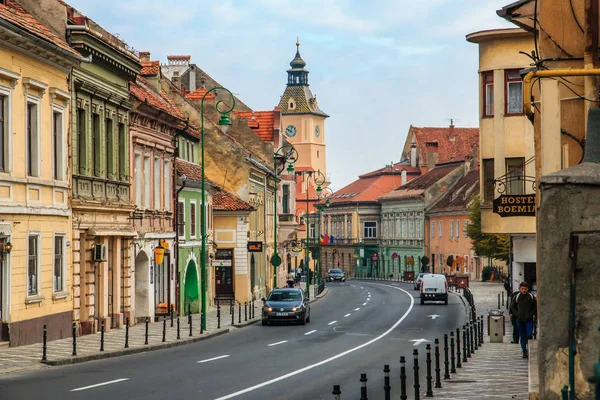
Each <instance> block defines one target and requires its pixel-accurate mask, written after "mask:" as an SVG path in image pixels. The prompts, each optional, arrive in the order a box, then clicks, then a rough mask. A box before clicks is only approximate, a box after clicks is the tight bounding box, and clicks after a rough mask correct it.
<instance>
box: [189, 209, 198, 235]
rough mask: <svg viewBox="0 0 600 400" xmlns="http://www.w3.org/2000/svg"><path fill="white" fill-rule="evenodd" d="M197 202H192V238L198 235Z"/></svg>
mask: <svg viewBox="0 0 600 400" xmlns="http://www.w3.org/2000/svg"><path fill="white" fill-rule="evenodd" d="M197 220H198V219H197V217H196V203H195V202H193V201H191V202H190V238H192V239H194V238H195V237H196V221H197Z"/></svg>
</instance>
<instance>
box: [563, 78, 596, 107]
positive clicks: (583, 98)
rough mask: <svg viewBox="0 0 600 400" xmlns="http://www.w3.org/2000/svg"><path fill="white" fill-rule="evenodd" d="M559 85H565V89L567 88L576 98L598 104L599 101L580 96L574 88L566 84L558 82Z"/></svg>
mask: <svg viewBox="0 0 600 400" xmlns="http://www.w3.org/2000/svg"><path fill="white" fill-rule="evenodd" d="M558 83H560V84H561V85H563V86H564V87H566V88H567V89H569V90H570V91H571V92H572V93H573V94H574V95H575V96H577V97H579V98H580V99H581V100H587V101H591V102H593V103H596V102H598V100H594V99H588V98H587V97H585V96H582V95H580V94H579V93H577V92H576V91H575V90H573V88H571V87H570V86H569V85H567V84H566V83H564V82H561V81H558Z"/></svg>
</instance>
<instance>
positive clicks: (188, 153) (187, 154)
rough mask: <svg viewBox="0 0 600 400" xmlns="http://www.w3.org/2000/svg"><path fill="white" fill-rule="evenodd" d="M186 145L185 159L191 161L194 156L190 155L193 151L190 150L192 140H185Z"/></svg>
mask: <svg viewBox="0 0 600 400" xmlns="http://www.w3.org/2000/svg"><path fill="white" fill-rule="evenodd" d="M185 147H186V150H185V159H186V160H187V161H191V159H192V157H191V156H190V154H191V152H190V142H188V141H186V142H185Z"/></svg>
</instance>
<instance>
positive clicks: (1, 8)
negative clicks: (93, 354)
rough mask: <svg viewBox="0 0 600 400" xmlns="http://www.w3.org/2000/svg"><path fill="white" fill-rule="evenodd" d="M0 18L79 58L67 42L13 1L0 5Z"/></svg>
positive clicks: (9, 0) (8, 0)
mask: <svg viewBox="0 0 600 400" xmlns="http://www.w3.org/2000/svg"><path fill="white" fill-rule="evenodd" d="M0 18H1V19H3V20H5V21H7V22H9V23H11V24H13V25H15V26H16V27H18V28H19V29H22V30H24V31H27V32H29V33H31V34H32V35H35V36H37V37H38V38H40V39H42V40H44V41H46V42H48V43H50V44H53V45H55V46H58V47H60V48H61V49H62V50H64V51H66V52H67V53H70V54H71V55H73V56H74V57H81V55H80V54H79V53H78V52H76V51H75V50H73V49H72V48H71V47H70V46H69V45H68V44H67V42H65V41H64V40H63V39H61V38H60V37H59V36H57V35H56V34H54V33H53V32H52V31H50V29H48V28H46V26H45V25H42V24H41V23H40V22H39V21H38V20H36V19H35V18H34V17H33V16H32V15H31V14H29V13H28V12H27V11H26V10H25V9H24V8H23V7H21V6H20V5H19V4H17V3H16V2H15V1H14V0H6V5H3V4H2V3H0Z"/></svg>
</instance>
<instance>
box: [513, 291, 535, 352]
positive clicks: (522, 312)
mask: <svg viewBox="0 0 600 400" xmlns="http://www.w3.org/2000/svg"><path fill="white" fill-rule="evenodd" d="M511 313H512V314H514V315H516V316H517V327H518V328H519V340H520V342H521V350H523V358H528V357H529V352H528V349H527V342H528V340H529V339H531V338H532V336H531V335H533V320H534V318H535V316H536V313H537V301H536V299H535V296H534V295H533V294H531V293H529V286H528V285H527V282H521V284H520V285H519V293H517V295H516V296H515V298H514V301H513V302H512V305H511Z"/></svg>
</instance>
